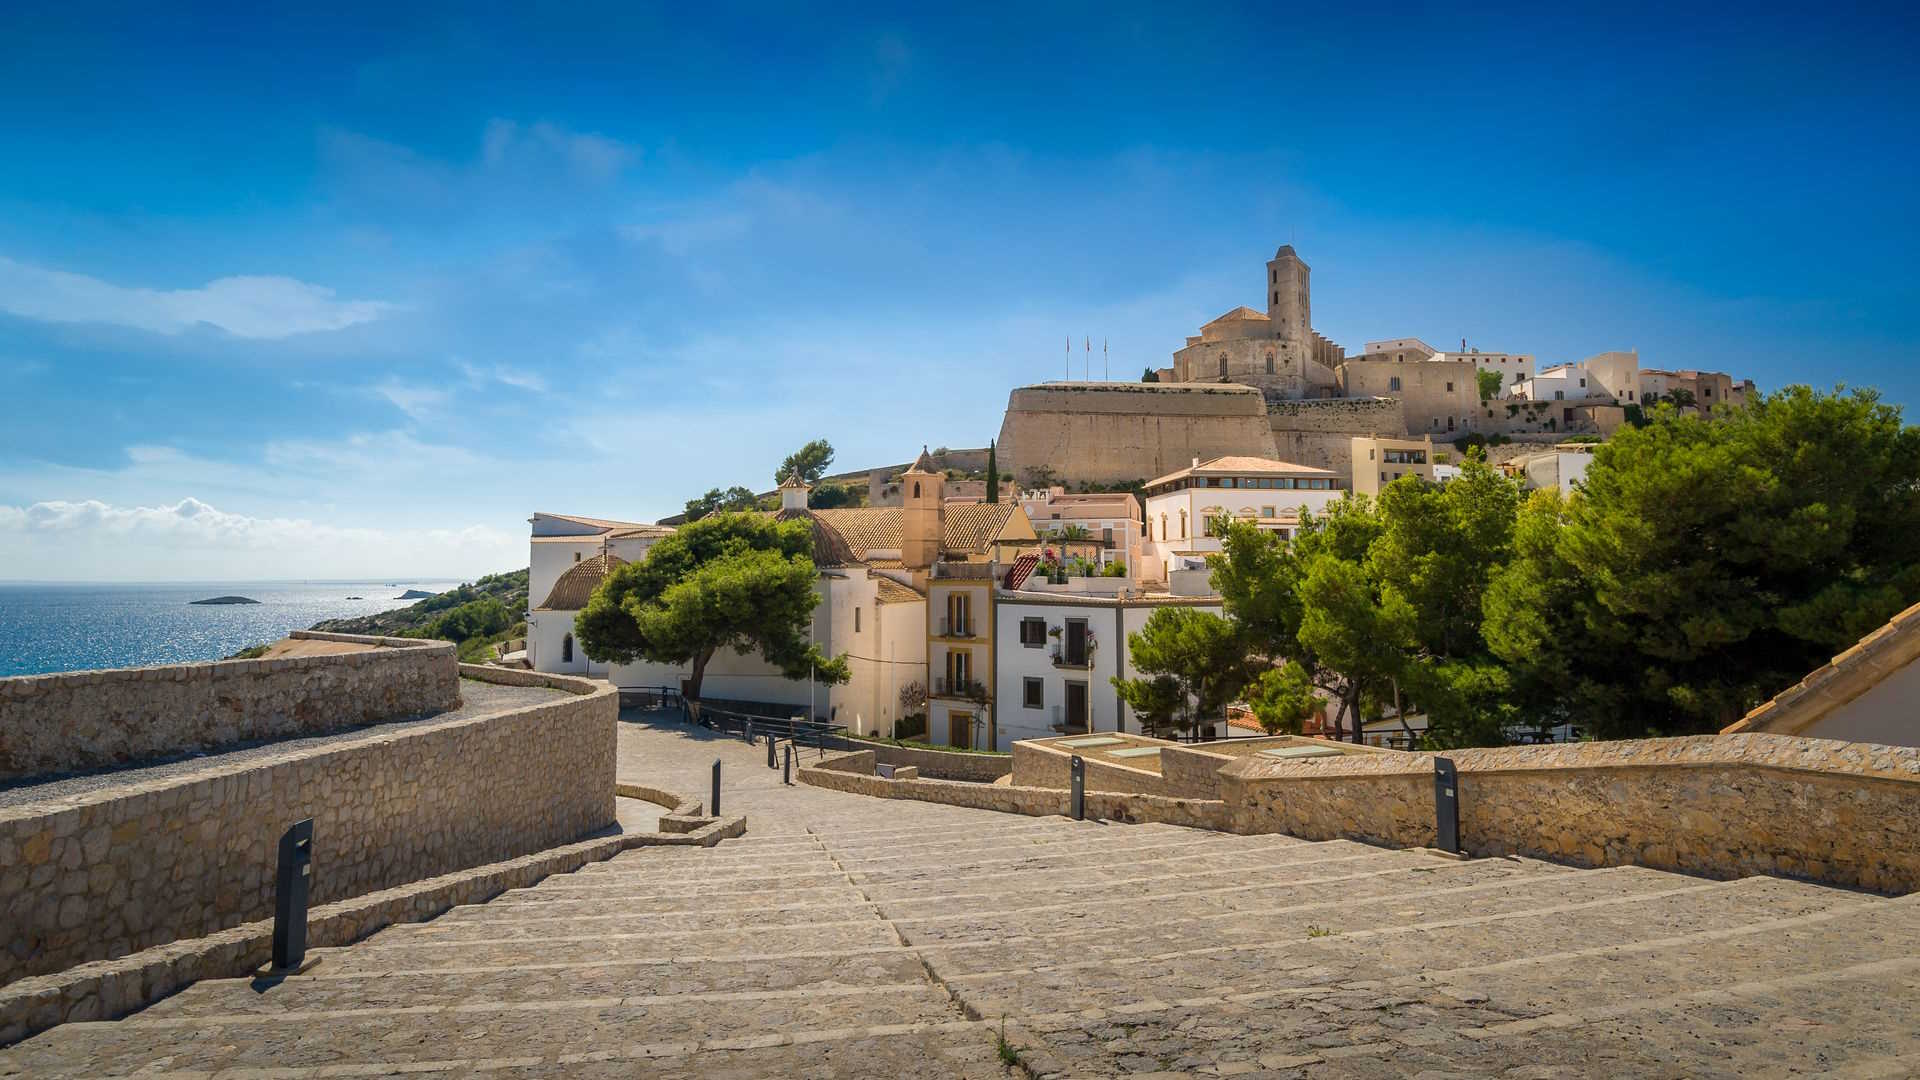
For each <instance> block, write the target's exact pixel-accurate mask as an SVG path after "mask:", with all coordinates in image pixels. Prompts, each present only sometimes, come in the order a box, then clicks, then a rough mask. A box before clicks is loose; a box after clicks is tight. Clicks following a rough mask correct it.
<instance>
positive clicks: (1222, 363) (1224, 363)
mask: <svg viewBox="0 0 1920 1080" xmlns="http://www.w3.org/2000/svg"><path fill="white" fill-rule="evenodd" d="M1220 377H1221V378H1223V379H1224V378H1226V377H1227V358H1226V357H1224V356H1222V357H1221V358H1220Z"/></svg>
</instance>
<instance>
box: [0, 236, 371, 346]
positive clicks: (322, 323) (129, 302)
mask: <svg viewBox="0 0 1920 1080" xmlns="http://www.w3.org/2000/svg"><path fill="white" fill-rule="evenodd" d="M395 308H396V305H393V304H389V303H386V302H384V301H379V300H342V299H339V298H337V297H335V295H334V291H333V290H332V289H329V288H326V287H324V286H321V285H312V284H308V283H307V282H304V281H298V280H295V279H294V278H289V277H260V276H246V277H223V278H216V279H215V280H213V281H210V282H208V283H207V284H205V285H203V286H201V287H199V288H197V289H147V288H138V287H133V288H130V287H127V286H123V285H115V284H113V283H111V282H106V281H102V280H100V279H99V278H94V277H88V276H86V275H85V274H73V273H68V272H66V271H64V270H50V269H47V268H45V267H39V266H31V265H29V264H27V263H23V262H17V261H15V260H13V259H9V258H6V257H4V256H0V310H4V311H7V312H10V313H12V314H14V315H19V316H23V317H25V318H29V319H39V320H41V321H44V322H62V323H111V324H114V325H116V326H130V327H133V328H135V329H137V330H148V331H152V332H154V333H158V334H178V333H181V332H182V331H185V330H190V329H192V328H194V327H196V326H201V325H208V326H216V327H219V328H220V329H222V330H225V331H226V332H227V333H229V334H233V335H234V336H236V337H243V338H285V337H292V336H294V335H296V334H312V333H319V332H323V331H328V330H341V329H345V328H346V327H349V326H353V325H356V324H358V323H364V322H371V321H373V320H375V319H378V318H380V317H381V316H383V315H386V314H387V313H389V312H391V311H394V310H395Z"/></svg>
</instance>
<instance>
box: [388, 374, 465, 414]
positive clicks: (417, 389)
mask: <svg viewBox="0 0 1920 1080" xmlns="http://www.w3.org/2000/svg"><path fill="white" fill-rule="evenodd" d="M373 392H374V393H376V394H378V395H380V396H381V397H383V398H386V399H387V400H388V401H389V402H391V403H392V404H393V407H394V408H396V409H399V410H400V411H401V412H403V413H406V414H407V415H408V416H410V417H412V418H413V419H415V420H420V419H423V418H425V417H428V416H431V415H433V414H434V413H435V412H437V411H438V410H439V408H440V406H442V405H445V404H446V403H447V397H448V394H447V392H446V391H445V390H442V389H440V388H438V387H434V386H422V385H420V384H418V383H406V382H401V381H400V380H399V379H387V380H386V381H384V382H381V383H378V384H376V385H375V386H374V387H373Z"/></svg>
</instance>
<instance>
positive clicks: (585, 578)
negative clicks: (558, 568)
mask: <svg viewBox="0 0 1920 1080" xmlns="http://www.w3.org/2000/svg"><path fill="white" fill-rule="evenodd" d="M625 565H627V560H625V559H622V558H621V557H619V556H618V555H606V554H601V555H595V556H594V557H593V558H591V559H581V560H580V561H579V562H577V563H574V564H573V565H572V566H570V567H568V568H567V572H566V573H564V574H561V575H560V580H558V581H556V582H554V583H553V590H552V591H551V592H549V593H547V602H546V603H544V604H541V605H540V607H539V608H538V609H537V610H540V611H579V610H581V609H583V608H585V607H586V606H587V600H588V599H589V598H590V597H592V596H593V590H595V589H597V588H599V587H600V583H601V582H603V581H605V580H607V575H609V574H611V573H613V572H614V571H615V570H617V569H619V568H620V567H622V566H625Z"/></svg>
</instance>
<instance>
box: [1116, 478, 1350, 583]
mask: <svg viewBox="0 0 1920 1080" xmlns="http://www.w3.org/2000/svg"><path fill="white" fill-rule="evenodd" d="M1346 494H1347V478H1346V477H1344V476H1341V475H1340V474H1339V473H1337V472H1334V471H1332V470H1330V469H1316V468H1312V467H1310V466H1306V465H1295V464H1293V463H1292V462H1289V461H1275V460H1273V459H1271V458H1256V457H1218V458H1213V459H1211V460H1209V461H1200V460H1197V459H1196V460H1195V461H1194V463H1193V464H1192V465H1190V466H1188V467H1187V468H1184V469H1179V470H1176V471H1174V472H1171V473H1168V474H1167V475H1165V476H1161V477H1156V478H1154V479H1153V480H1150V481H1148V482H1147V485H1146V496H1147V505H1146V515H1147V535H1146V541H1145V543H1144V544H1143V550H1144V553H1145V557H1146V558H1147V560H1149V562H1150V563H1151V569H1152V571H1153V573H1152V579H1153V580H1158V581H1170V580H1171V578H1170V577H1169V574H1170V573H1172V572H1173V571H1175V570H1177V569H1178V568H1179V565H1181V562H1182V560H1183V559H1184V560H1185V561H1191V560H1192V559H1193V558H1194V557H1198V556H1204V555H1206V554H1208V553H1211V552H1215V551H1219V550H1220V540H1219V538H1217V537H1213V536H1209V535H1208V523H1209V522H1211V521H1213V520H1214V519H1215V518H1218V517H1222V516H1226V517H1231V518H1233V519H1234V520H1236V521H1247V522H1251V523H1253V524H1255V525H1258V526H1259V527H1260V528H1262V529H1272V530H1276V531H1278V532H1280V533H1281V534H1282V535H1288V536H1290V535H1292V533H1293V530H1294V529H1295V528H1296V527H1298V525H1299V522H1300V511H1301V510H1303V509H1305V510H1311V511H1313V512H1314V513H1316V514H1317V513H1320V512H1322V511H1324V510H1325V509H1326V507H1327V504H1328V503H1331V502H1334V501H1336V500H1338V499H1341V498H1343V497H1344V496H1345V495H1346ZM1137 576H1140V577H1142V578H1143V580H1144V579H1145V575H1137Z"/></svg>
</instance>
